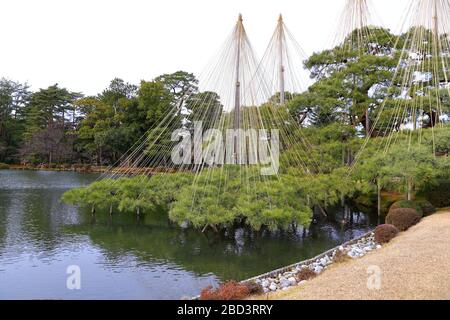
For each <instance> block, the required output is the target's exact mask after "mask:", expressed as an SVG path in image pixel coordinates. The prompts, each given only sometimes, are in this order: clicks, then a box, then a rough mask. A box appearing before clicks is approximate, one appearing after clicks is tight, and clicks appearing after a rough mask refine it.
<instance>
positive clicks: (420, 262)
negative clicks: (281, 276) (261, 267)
mask: <svg viewBox="0 0 450 320" xmlns="http://www.w3.org/2000/svg"><path fill="white" fill-rule="evenodd" d="M377 268H379V269H377ZM368 270H374V271H381V277H379V279H381V282H378V284H379V285H380V287H379V289H372V290H370V289H368V282H370V283H372V284H375V287H376V286H377V282H376V281H375V282H373V281H372V282H371V281H370V280H369V277H370V279H371V280H373V279H375V278H374V275H373V273H372V274H369V273H368ZM259 298H260V299H271V300H272V299H279V300H329V299H331V300H374V299H375V300H384V299H388V300H403V299H412V300H418V299H420V300H422V299H423V300H428V299H433V300H436V299H439V300H450V210H446V211H442V212H439V213H437V214H435V215H432V216H430V217H427V218H425V219H423V220H422V221H421V222H420V223H419V224H418V225H416V226H414V227H412V228H411V229H409V230H408V231H407V232H404V233H402V234H400V235H399V236H398V237H397V238H395V239H394V240H392V242H391V243H389V244H387V245H385V246H384V247H383V248H382V249H381V250H378V251H374V252H372V253H369V254H368V255H366V256H364V257H363V258H360V259H357V260H351V261H348V262H344V263H341V264H336V265H333V266H331V267H330V269H328V270H326V271H325V272H324V273H323V274H321V275H320V276H319V277H317V278H315V279H313V280H311V281H308V282H307V283H306V284H304V285H301V286H297V287H293V288H291V289H289V290H287V291H283V292H277V293H273V294H269V295H268V296H267V295H264V296H262V297H259Z"/></svg>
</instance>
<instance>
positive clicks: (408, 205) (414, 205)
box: [389, 200, 423, 217]
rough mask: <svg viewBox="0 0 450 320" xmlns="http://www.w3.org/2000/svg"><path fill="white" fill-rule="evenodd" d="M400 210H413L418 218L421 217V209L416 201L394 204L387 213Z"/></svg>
mask: <svg viewBox="0 0 450 320" xmlns="http://www.w3.org/2000/svg"><path fill="white" fill-rule="evenodd" d="M402 208H408V209H415V210H416V211H417V214H418V215H419V216H420V217H423V210H422V207H421V206H420V205H419V204H418V203H417V202H416V201H410V200H400V201H397V202H394V203H393V204H392V205H391V207H390V208H389V212H391V210H395V209H402Z"/></svg>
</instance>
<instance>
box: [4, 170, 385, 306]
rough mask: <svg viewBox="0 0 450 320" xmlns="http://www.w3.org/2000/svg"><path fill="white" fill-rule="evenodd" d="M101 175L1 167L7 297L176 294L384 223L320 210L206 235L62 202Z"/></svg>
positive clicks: (283, 261) (344, 210)
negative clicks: (285, 222) (71, 279)
mask: <svg viewBox="0 0 450 320" xmlns="http://www.w3.org/2000/svg"><path fill="white" fill-rule="evenodd" d="M96 177H97V176H96V175H86V174H76V173H48V172H26V171H25V172H21V171H16V172H13V171H0V298H97V299H100V298H105V299H106V298H109V299H119V298H133V299H159V298H174V299H178V298H180V297H181V296H183V295H185V294H191V295H192V294H196V293H198V291H199V290H200V289H201V288H202V287H204V286H206V285H208V284H214V283H217V281H219V280H225V279H238V280H240V279H245V278H248V277H251V276H254V275H257V274H260V273H264V272H267V271H270V270H272V269H275V268H278V267H282V266H285V265H288V264H291V263H295V262H298V261H300V260H303V259H308V258H310V257H312V256H315V255H317V254H319V253H320V252H323V251H325V250H327V249H329V248H331V247H334V246H336V245H338V244H340V243H342V242H344V241H347V240H349V239H351V238H353V237H356V236H359V235H361V234H362V233H365V232H366V231H368V230H370V229H371V228H373V226H375V225H376V224H377V217H376V214H374V213H371V212H368V213H362V212H360V210H354V209H352V208H351V207H349V206H344V207H337V208H333V209H329V210H328V215H327V216H326V217H325V216H323V215H321V214H317V215H316V223H315V224H313V225H312V226H311V228H309V229H308V230H306V229H303V228H292V230H290V231H288V232H277V233H270V232H267V231H264V232H261V233H254V232H252V231H250V230H247V229H243V228H237V229H235V230H232V231H230V232H229V233H228V234H225V235H217V234H214V233H206V234H202V233H200V232H197V231H194V230H182V229H180V228H178V227H177V226H174V225H172V224H171V223H170V222H169V221H167V215H165V214H164V213H162V212H159V213H158V212H157V213H152V214H146V215H144V216H142V217H141V219H139V220H137V219H136V216H135V215H133V214H115V215H113V217H112V218H109V215H108V214H101V213H97V215H96V218H95V219H93V218H92V216H91V214H90V213H89V212H88V211H89V210H78V209H76V208H74V207H70V206H65V205H62V204H61V203H60V202H59V199H60V196H61V195H62V193H63V192H64V191H65V190H67V189H70V188H73V187H77V186H80V185H87V184H88V183H90V182H92V181H93V180H94V179H95V178H96ZM71 264H77V265H80V266H82V270H83V274H84V277H85V279H86V278H87V279H88V280H86V281H88V282H86V284H85V286H84V287H83V290H82V291H81V292H68V291H67V289H66V288H65V277H66V274H65V268H66V267H67V266H68V265H71ZM18 283H20V284H21V286H17V284H18ZM4 288H8V289H7V290H3V289H4Z"/></svg>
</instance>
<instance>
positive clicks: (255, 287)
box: [245, 281, 264, 295]
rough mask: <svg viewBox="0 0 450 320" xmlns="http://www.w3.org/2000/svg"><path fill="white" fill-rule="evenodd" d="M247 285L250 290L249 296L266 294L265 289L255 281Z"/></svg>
mask: <svg viewBox="0 0 450 320" xmlns="http://www.w3.org/2000/svg"><path fill="white" fill-rule="evenodd" d="M245 285H246V286H247V288H248V292H249V294H252V295H253V294H255V295H258V294H263V293H264V288H263V287H262V285H260V284H258V283H256V282H254V281H251V282H247V283H245Z"/></svg>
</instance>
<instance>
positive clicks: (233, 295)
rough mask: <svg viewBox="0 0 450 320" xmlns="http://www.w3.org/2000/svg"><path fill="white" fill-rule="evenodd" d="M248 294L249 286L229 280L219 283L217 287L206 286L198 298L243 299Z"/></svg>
mask: <svg viewBox="0 0 450 320" xmlns="http://www.w3.org/2000/svg"><path fill="white" fill-rule="evenodd" d="M249 295H250V291H249V288H248V287H247V285H245V284H241V283H238V282H236V281H229V282H226V283H224V284H221V285H220V286H219V287H218V288H217V289H214V288H213V287H212V286H209V287H206V288H205V289H203V290H202V292H201V294H200V300H222V301H225V300H227V301H229V300H243V299H245V298H247V297H248V296H249Z"/></svg>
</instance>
